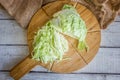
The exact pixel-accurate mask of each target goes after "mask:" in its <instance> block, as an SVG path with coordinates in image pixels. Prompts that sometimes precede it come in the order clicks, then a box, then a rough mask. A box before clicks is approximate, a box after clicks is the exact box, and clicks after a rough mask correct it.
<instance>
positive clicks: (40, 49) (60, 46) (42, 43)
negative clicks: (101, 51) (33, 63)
mask: <svg viewBox="0 0 120 80" xmlns="http://www.w3.org/2000/svg"><path fill="white" fill-rule="evenodd" d="M61 33H62V34H66V35H68V36H71V37H73V38H76V39H78V40H79V44H78V49H80V50H83V49H88V46H87V44H86V42H85V37H86V34H87V29H86V25H85V22H84V21H83V20H82V19H81V18H80V15H79V14H78V13H77V11H76V10H75V8H74V7H73V6H71V5H67V4H66V5H64V6H63V8H62V10H61V11H59V12H57V13H55V14H54V15H53V19H51V20H49V21H48V22H47V23H46V24H45V25H44V26H43V27H42V29H39V30H38V32H37V34H36V35H35V37H34V41H33V47H34V49H33V59H35V60H38V61H41V62H43V63H48V62H51V63H52V62H53V61H55V60H62V59H63V55H64V53H65V52H67V51H68V48H69V46H68V42H67V40H66V39H65V38H64V36H63V35H62V34H61Z"/></svg>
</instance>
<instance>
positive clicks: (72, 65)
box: [10, 1, 101, 80]
mask: <svg viewBox="0 0 120 80" xmlns="http://www.w3.org/2000/svg"><path fill="white" fill-rule="evenodd" d="M64 4H70V5H73V6H74V7H75V8H76V9H77V11H78V13H79V14H80V16H81V17H82V19H83V20H84V21H85V23H86V25H87V29H88V33H87V37H86V42H87V44H88V46H89V51H88V52H86V50H84V51H80V50H78V49H77V44H78V41H77V40H76V39H73V38H71V37H68V36H65V38H66V39H67V40H68V42H69V51H68V52H66V53H65V55H64V58H70V59H66V60H62V61H60V62H54V63H53V64H52V65H51V64H49V63H48V64H44V63H41V62H38V61H35V60H33V59H31V54H30V55H29V56H27V57H26V58H25V59H24V60H22V61H21V62H20V63H19V64H17V65H16V66H15V67H14V68H13V69H12V70H11V72H10V75H11V76H12V77H13V78H14V79H15V80H18V79H20V78H21V77H22V76H23V75H25V74H26V73H27V72H29V71H30V70H31V69H32V68H33V67H35V66H36V65H41V66H43V67H44V68H47V69H49V70H51V71H53V72H58V73H70V72H73V71H75V70H78V69H81V68H83V67H84V66H86V65H87V64H88V63H89V62H90V61H91V60H92V59H93V58H94V57H95V55H96V53H97V51H98V49H99V46H100V40H101V32H100V26H99V23H98V21H97V19H96V18H95V16H94V15H93V13H92V12H91V11H90V10H88V9H87V8H86V7H84V6H82V5H80V4H79V3H77V2H72V1H56V2H52V3H49V4H47V5H45V6H43V7H42V8H41V9H39V10H38V12H37V13H36V14H35V15H34V16H33V18H32V20H31V22H30V24H29V28H28V46H29V53H31V52H32V50H33V46H32V42H33V38H34V36H35V34H34V33H35V32H37V30H38V29H40V28H41V27H42V26H43V25H44V24H45V23H46V22H47V21H48V20H50V19H51V18H52V15H53V14H54V13H56V12H57V11H59V10H61V8H62V7H63V5H64Z"/></svg>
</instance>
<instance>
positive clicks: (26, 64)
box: [10, 56, 38, 80]
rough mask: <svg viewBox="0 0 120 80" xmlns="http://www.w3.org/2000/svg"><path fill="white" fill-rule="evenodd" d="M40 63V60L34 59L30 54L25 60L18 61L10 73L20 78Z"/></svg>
mask: <svg viewBox="0 0 120 80" xmlns="http://www.w3.org/2000/svg"><path fill="white" fill-rule="evenodd" d="M37 64H38V61H36V60H33V59H32V58H31V57H30V56H27V57H26V58H25V59H24V60H22V61H21V62H20V63H18V64H17V65H16V66H15V67H13V68H12V69H11V71H10V75H11V76H12V77H13V78H14V79H15V80H19V79H20V78H21V77H22V76H24V75H25V74H26V73H28V72H29V71H30V70H31V69H32V68H33V67H35V66H36V65H37Z"/></svg>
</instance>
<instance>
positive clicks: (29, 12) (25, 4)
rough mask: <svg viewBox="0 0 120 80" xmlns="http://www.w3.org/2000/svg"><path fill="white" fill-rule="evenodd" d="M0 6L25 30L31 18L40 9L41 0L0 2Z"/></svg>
mask: <svg viewBox="0 0 120 80" xmlns="http://www.w3.org/2000/svg"><path fill="white" fill-rule="evenodd" d="M0 4H1V5H2V6H3V7H4V8H5V9H6V10H7V11H8V13H9V14H10V15H11V16H13V17H14V18H15V19H16V20H17V22H18V23H19V24H20V25H21V26H22V27H24V28H26V27H27V25H28V23H29V21H30V20H31V17H32V16H33V15H34V13H35V12H36V11H37V10H38V9H39V8H40V7H41V5H42V0H0Z"/></svg>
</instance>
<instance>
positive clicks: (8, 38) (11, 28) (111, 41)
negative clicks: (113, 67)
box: [0, 20, 120, 47]
mask: <svg viewBox="0 0 120 80" xmlns="http://www.w3.org/2000/svg"><path fill="white" fill-rule="evenodd" d="M0 24H1V25H0V36H1V39H0V44H27V30H24V29H23V28H21V27H19V25H18V24H17V23H16V22H15V21H14V20H0ZM101 36H102V40H101V46H113V47H114V46H115V47H118V46H120V42H119V41H120V37H118V36H120V22H114V23H113V24H111V25H110V26H109V27H108V29H106V30H102V35H101Z"/></svg>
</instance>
